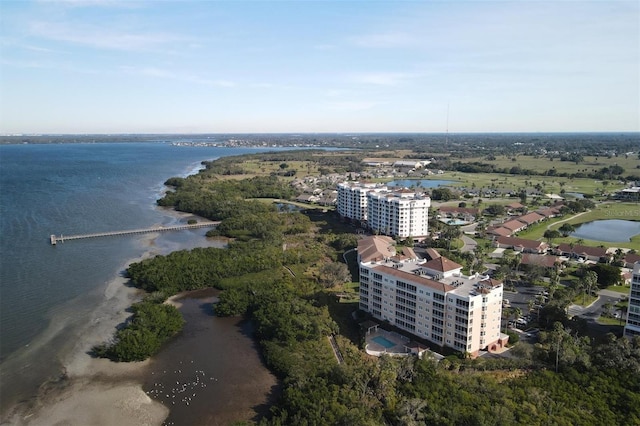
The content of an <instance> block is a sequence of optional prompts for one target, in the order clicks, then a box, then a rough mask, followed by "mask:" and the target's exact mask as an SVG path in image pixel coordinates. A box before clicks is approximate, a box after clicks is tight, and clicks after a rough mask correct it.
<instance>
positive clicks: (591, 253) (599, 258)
mask: <svg viewBox="0 0 640 426" xmlns="http://www.w3.org/2000/svg"><path fill="white" fill-rule="evenodd" d="M555 252H556V254H559V255H560V256H567V257H569V258H573V259H583V260H592V261H594V262H608V261H609V260H610V255H609V254H608V253H607V248H606V247H588V246H582V245H578V244H576V245H574V246H573V247H572V246H571V244H567V243H561V244H559V245H558V247H556V249H555Z"/></svg>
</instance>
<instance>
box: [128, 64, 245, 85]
mask: <svg viewBox="0 0 640 426" xmlns="http://www.w3.org/2000/svg"><path fill="white" fill-rule="evenodd" d="M120 69H121V70H122V71H123V72H125V73H128V74H136V75H142V76H146V77H153V78H164V79H169V80H176V81H183V82H187V83H196V84H201V85H203V86H210V87H235V86H236V83H235V82H233V81H231V80H224V79H209V78H206V77H201V76H198V75H194V74H188V73H181V72H174V71H170V70H166V69H162V68H155V67H134V66H122V67H120Z"/></svg>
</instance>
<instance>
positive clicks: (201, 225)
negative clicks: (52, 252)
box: [49, 222, 220, 246]
mask: <svg viewBox="0 0 640 426" xmlns="http://www.w3.org/2000/svg"><path fill="white" fill-rule="evenodd" d="M219 223H220V222H201V223H193V224H189V225H174V226H157V227H154V228H146V229H129V230H124V231H111V232H96V233H94V234H78V235H67V236H63V235H60V236H59V237H57V236H56V235H55V234H51V236H50V237H49V238H50V241H51V245H54V246H55V245H56V244H58V242H61V243H64V242H65V241H70V240H82V239H85V238H100V237H114V236H117V235H132V234H147V233H150V232H164V231H182V230H185V229H197V228H213V227H215V226H217V225H218V224H219Z"/></svg>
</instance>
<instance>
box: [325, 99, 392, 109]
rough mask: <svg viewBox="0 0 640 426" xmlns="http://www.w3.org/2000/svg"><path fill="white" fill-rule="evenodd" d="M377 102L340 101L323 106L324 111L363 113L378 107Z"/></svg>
mask: <svg viewBox="0 0 640 426" xmlns="http://www.w3.org/2000/svg"><path fill="white" fill-rule="evenodd" d="M379 104H380V103H379V102H373V101H340V102H328V103H326V104H324V107H325V108H326V109H330V110H334V111H364V110H368V109H371V108H374V107H376V106H378V105H379Z"/></svg>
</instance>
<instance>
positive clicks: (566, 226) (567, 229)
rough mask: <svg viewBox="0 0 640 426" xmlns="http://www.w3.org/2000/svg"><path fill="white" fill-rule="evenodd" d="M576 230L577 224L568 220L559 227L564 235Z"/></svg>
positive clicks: (566, 235)
mask: <svg viewBox="0 0 640 426" xmlns="http://www.w3.org/2000/svg"><path fill="white" fill-rule="evenodd" d="M575 230H576V228H575V226H573V225H572V224H570V223H567V222H565V223H563V224H562V226H561V227H560V228H559V229H558V231H560V233H561V234H562V236H563V237H568V236H569V234H571V233H572V232H574V231H575Z"/></svg>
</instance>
